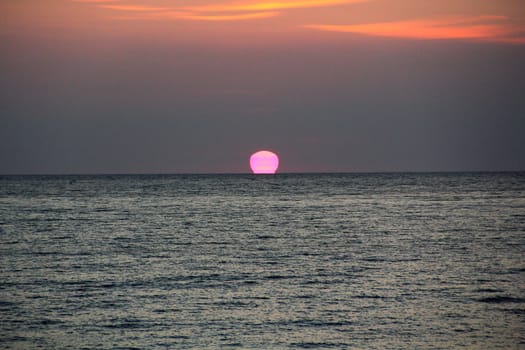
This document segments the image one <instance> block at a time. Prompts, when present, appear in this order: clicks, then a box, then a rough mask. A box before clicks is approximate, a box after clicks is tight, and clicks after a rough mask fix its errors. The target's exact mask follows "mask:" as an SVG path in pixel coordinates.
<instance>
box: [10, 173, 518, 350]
mask: <svg viewBox="0 0 525 350" xmlns="http://www.w3.org/2000/svg"><path fill="white" fill-rule="evenodd" d="M0 348H1V349H525V173H523V172H521V173H520V172H517V173H510V172H509V173H384V174H383V173H374V174H276V175H226V174H224V175H106V176H2V177H0Z"/></svg>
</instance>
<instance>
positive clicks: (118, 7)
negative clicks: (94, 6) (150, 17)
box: [98, 5, 171, 12]
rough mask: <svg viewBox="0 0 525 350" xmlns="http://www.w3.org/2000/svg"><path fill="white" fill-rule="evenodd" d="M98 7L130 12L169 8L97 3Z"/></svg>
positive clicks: (165, 9) (166, 8)
mask: <svg viewBox="0 0 525 350" xmlns="http://www.w3.org/2000/svg"><path fill="white" fill-rule="evenodd" d="M98 7H100V8H104V9H109V10H116V11H131V12H160V11H168V10H171V8H169V7H149V6H134V5H98Z"/></svg>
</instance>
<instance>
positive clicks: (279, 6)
mask: <svg viewBox="0 0 525 350" xmlns="http://www.w3.org/2000/svg"><path fill="white" fill-rule="evenodd" d="M366 1H368V0H325V1H322V0H302V1H274V2H255V3H244V4H243V3H227V4H217V5H203V6H192V7H187V8H185V9H186V10H189V11H195V12H236V11H271V10H287V9H298V8H314V7H330V6H336V5H345V4H352V3H358V2H366Z"/></svg>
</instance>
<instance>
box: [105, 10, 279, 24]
mask: <svg viewBox="0 0 525 350" xmlns="http://www.w3.org/2000/svg"><path fill="white" fill-rule="evenodd" d="M275 16H279V12H255V13H243V14H237V15H197V14H195V13H192V12H177V11H168V12H156V13H147V14H142V15H139V16H120V17H114V18H115V19H121V20H173V19H179V20H193V21H215V22H218V21H241V20H251V19H262V18H270V17H275Z"/></svg>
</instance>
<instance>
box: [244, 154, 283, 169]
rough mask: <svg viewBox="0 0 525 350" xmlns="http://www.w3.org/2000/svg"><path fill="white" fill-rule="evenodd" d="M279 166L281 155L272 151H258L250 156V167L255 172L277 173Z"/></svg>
mask: <svg viewBox="0 0 525 350" xmlns="http://www.w3.org/2000/svg"><path fill="white" fill-rule="evenodd" d="M278 167H279V157H277V154H275V153H273V152H270V151H258V152H255V153H254V154H252V156H251V157H250V168H252V171H253V173H254V174H275V172H276V171H277V168H278Z"/></svg>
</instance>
